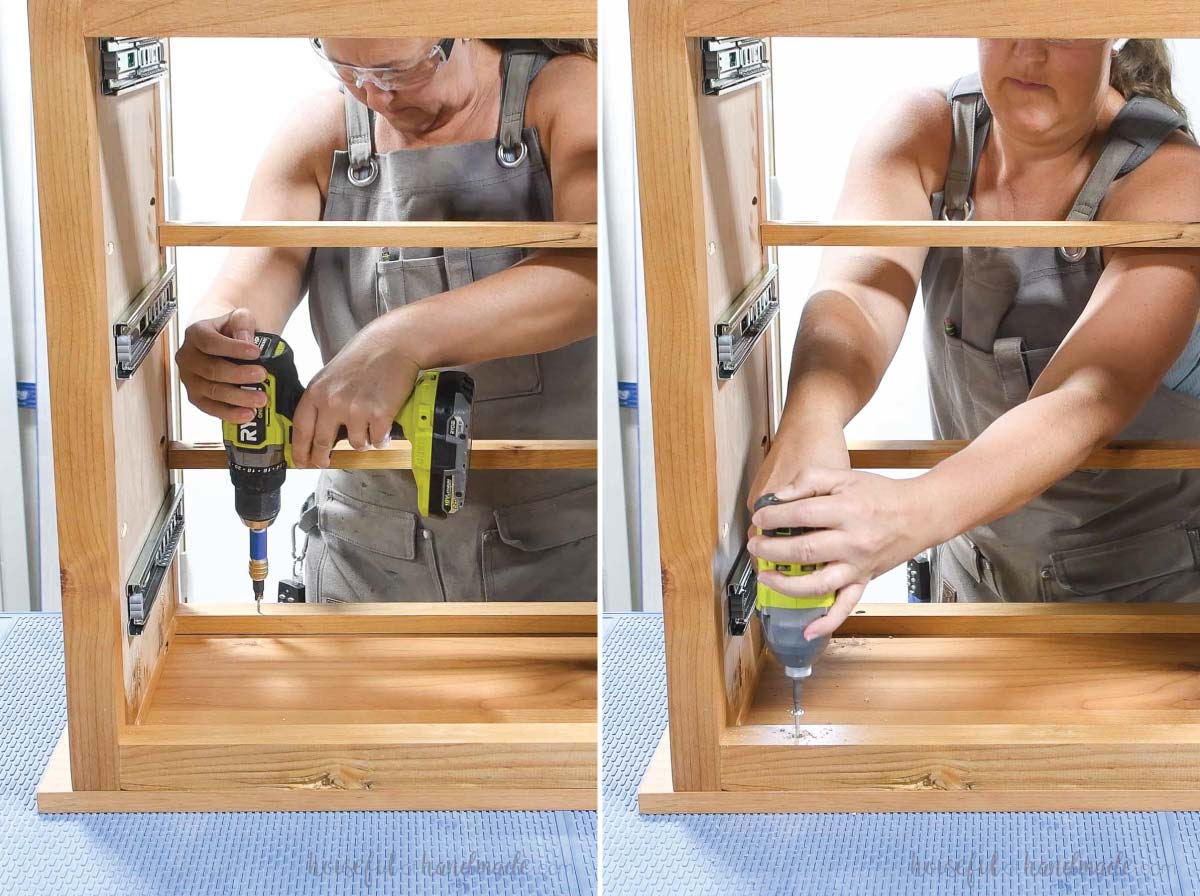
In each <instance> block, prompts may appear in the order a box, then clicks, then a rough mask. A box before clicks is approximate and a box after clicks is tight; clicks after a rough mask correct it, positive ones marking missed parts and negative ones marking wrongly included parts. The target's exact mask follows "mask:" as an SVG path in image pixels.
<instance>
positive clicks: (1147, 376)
mask: <svg viewBox="0 0 1200 896" xmlns="http://www.w3.org/2000/svg"><path fill="white" fill-rule="evenodd" d="M1151 162H1154V163H1155V164H1154V167H1152V168H1147V166H1149V165H1150V164H1151ZM1144 168H1145V169H1146V170H1145V171H1143V169H1144ZM1139 174H1140V175H1141V177H1140V178H1139V179H1138V180H1129V181H1128V182H1127V183H1124V184H1123V185H1122V189H1121V190H1119V191H1118V190H1116V189H1113V190H1111V191H1110V196H1109V198H1107V199H1106V201H1105V204H1104V205H1102V213H1103V216H1104V217H1105V218H1108V219H1109V220H1163V221H1176V222H1188V221H1195V220H1198V219H1200V150H1197V149H1196V148H1195V147H1194V145H1186V144H1183V143H1177V144H1173V145H1172V146H1171V147H1169V148H1168V147H1163V148H1161V149H1160V150H1159V151H1158V152H1156V153H1155V155H1154V156H1152V157H1151V159H1150V160H1149V161H1147V162H1145V163H1143V165H1142V166H1140V167H1139V168H1138V169H1137V170H1136V171H1134V172H1133V173H1131V174H1130V175H1127V178H1130V179H1132V178H1134V177H1135V175H1139ZM1198 312H1200V251H1198V250H1195V249H1134V248H1129V249H1124V248H1122V249H1113V250H1111V261H1110V262H1109V263H1108V265H1107V267H1106V268H1105V270H1104V273H1103V274H1102V275H1101V277H1100V280H1099V282H1098V283H1097V285H1096V288H1095V290H1094V291H1093V293H1092V296H1091V298H1090V299H1089V301H1088V304H1087V307H1086V308H1085V309H1084V312H1083V313H1082V314H1081V315H1080V317H1079V319H1078V320H1077V321H1076V322H1075V325H1074V326H1073V327H1072V328H1071V331H1070V332H1069V333H1068V334H1067V337H1066V339H1065V340H1064V341H1063V343H1062V344H1061V345H1060V346H1059V348H1058V350H1057V351H1056V352H1055V354H1054V357H1053V358H1052V359H1051V361H1050V363H1049V365H1047V367H1046V369H1045V370H1044V371H1043V372H1042V375H1041V376H1039V377H1038V380H1037V382H1036V383H1035V384H1034V386H1033V389H1032V390H1031V391H1030V395H1029V398H1028V399H1027V400H1026V401H1025V402H1023V403H1022V404H1020V405H1018V406H1016V407H1015V408H1012V409H1011V410H1009V411H1007V412H1005V413H1004V414H1002V415H1001V416H1000V417H998V418H997V419H996V420H995V421H994V422H993V423H992V424H991V425H990V426H989V427H988V428H987V429H985V430H984V431H983V432H982V433H981V434H980V435H979V437H978V438H976V439H974V440H972V442H971V443H970V444H969V445H968V446H967V447H966V448H964V449H963V450H962V451H960V452H958V453H957V454H955V455H953V456H951V457H949V458H947V459H946V460H944V461H942V462H941V463H939V464H937V465H936V466H935V467H934V468H933V469H931V470H930V471H928V472H926V473H924V474H923V475H921V476H918V477H916V478H913V479H901V480H896V479H890V478H887V477H883V476H876V475H874V474H871V473H864V472H860V471H843V470H829V469H809V470H806V471H805V472H804V473H802V474H801V475H800V476H799V477H797V478H796V480H795V481H794V482H792V483H791V484H789V485H787V486H785V487H783V488H781V489H780V490H779V491H778V492H777V494H778V496H779V498H780V500H782V501H788V502H791V503H789V504H783V505H779V506H775V507H767V508H764V509H763V510H761V511H759V512H758V513H757V514H755V517H754V523H755V525H757V526H761V527H763V528H775V527H778V526H810V527H817V528H820V529H822V531H819V532H812V533H809V534H806V535H802V536H799V537H795V538H789V539H767V538H755V539H752V541H751V545H750V549H751V551H752V552H753V553H754V554H755V555H756V556H760V557H763V558H765V559H769V560H781V561H782V560H788V561H791V562H801V563H825V564H827V565H826V566H825V567H824V568H823V569H820V570H818V571H817V572H815V573H813V574H812V575H811V576H805V577H801V578H791V579H787V578H784V577H782V576H778V575H777V574H775V573H764V574H763V579H762V580H763V582H764V583H765V584H767V585H769V586H770V587H772V588H777V589H778V590H780V591H783V592H785V593H789V594H796V595H810V594H822V593H825V592H826V591H829V590H836V591H838V600H837V602H836V603H835V605H834V607H833V608H832V609H831V610H830V613H829V615H828V616H827V617H826V618H824V619H822V620H820V621H818V622H816V623H814V624H813V625H812V626H810V628H809V630H808V632H809V634H810V636H816V635H819V634H828V633H831V632H833V631H834V630H835V629H836V628H837V627H838V625H840V624H841V622H842V621H843V620H844V619H845V618H846V615H847V614H848V613H849V611H850V610H851V609H852V608H853V606H854V604H855V603H856V602H857V600H858V597H859V596H861V592H862V589H863V588H864V587H865V585H866V583H867V582H868V581H870V579H872V578H874V577H875V576H877V575H879V574H880V573H882V572H885V571H886V570H888V569H891V568H892V567H894V566H896V565H897V564H899V563H902V562H904V561H905V560H906V559H908V558H909V557H912V556H913V555H914V554H916V553H918V552H919V551H922V550H924V549H925V548H928V547H930V546H932V545H935V544H940V543H942V542H944V541H946V540H947V539H949V538H951V537H953V536H955V535H958V534H959V533H961V532H965V531H966V530H968V529H970V528H972V527H974V526H977V525H980V524H983V523H986V522H990V521H991V520H994V519H997V518H998V517H1001V516H1004V515H1005V514H1007V513H1010V512H1011V511H1013V510H1016V509H1017V508H1019V507H1022V506H1023V505H1025V504H1026V503H1028V502H1029V501H1030V500H1032V499H1033V498H1035V497H1036V496H1038V495H1039V494H1041V493H1042V492H1044V491H1045V490H1046V489H1047V488H1049V487H1050V486H1051V485H1053V484H1054V483H1056V482H1058V481H1059V480H1060V479H1062V478H1063V477H1064V476H1066V475H1067V474H1068V473H1071V472H1073V471H1074V470H1076V469H1077V468H1078V467H1079V466H1080V464H1081V463H1083V461H1084V459H1085V458H1086V457H1087V456H1088V454H1090V453H1091V452H1092V451H1093V450H1094V449H1096V448H1099V447H1102V446H1103V445H1105V444H1107V443H1108V442H1109V441H1110V440H1111V439H1112V438H1113V436H1114V435H1116V434H1117V433H1118V432H1119V431H1120V430H1121V429H1122V428H1124V426H1125V425H1126V424H1127V423H1128V422H1129V421H1130V420H1132V419H1133V417H1134V416H1136V414H1137V413H1138V411H1139V410H1140V409H1141V407H1142V406H1143V405H1144V404H1145V402H1146V401H1147V399H1148V398H1149V397H1150V395H1151V394H1152V393H1153V392H1154V390H1155V389H1156V388H1157V387H1158V384H1159V383H1160V382H1161V381H1162V378H1163V376H1164V374H1165V373H1166V371H1167V370H1168V369H1169V368H1170V366H1171V364H1172V363H1173V362H1174V360H1175V358H1176V357H1178V355H1179V354H1180V352H1181V351H1182V350H1183V347H1184V345H1185V344H1186V343H1187V339H1188V337H1189V336H1190V334H1191V332H1192V329H1193V327H1194V325H1195V323H1196V320H1197V314H1198ZM804 499H810V500H804ZM777 543H779V544H777ZM785 555H786V556H785ZM847 596H848V597H849V598H850V599H846V598H847Z"/></svg>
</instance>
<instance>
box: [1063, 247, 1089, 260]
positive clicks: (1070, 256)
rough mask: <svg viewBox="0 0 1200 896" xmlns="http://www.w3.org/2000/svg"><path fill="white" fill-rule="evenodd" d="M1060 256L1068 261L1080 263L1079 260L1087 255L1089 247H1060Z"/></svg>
mask: <svg viewBox="0 0 1200 896" xmlns="http://www.w3.org/2000/svg"><path fill="white" fill-rule="evenodd" d="M1058 254H1059V255H1061V256H1062V257H1063V258H1064V259H1066V260H1067V261H1079V259H1081V258H1083V256H1085V255H1087V246H1072V247H1067V246H1059V247H1058Z"/></svg>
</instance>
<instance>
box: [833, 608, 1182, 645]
mask: <svg viewBox="0 0 1200 896" xmlns="http://www.w3.org/2000/svg"><path fill="white" fill-rule="evenodd" d="M1102 634H1112V635H1115V634H1130V635H1196V634H1200V604H1195V603H1182V604H1176V603H1170V604H1117V603H1077V604H1076V603H1046V604H1040V603H1011V604H1000V603H995V604H990V603H978V604H953V603H947V604H900V603H861V604H859V605H858V607H857V609H855V610H854V612H853V613H851V614H850V615H849V616H848V617H847V618H846V621H845V622H843V623H842V624H841V626H840V627H839V628H838V630H837V635H836V636H835V637H838V638H862V637H884V638H890V637H896V638H915V637H946V638H981V637H1007V636H1010V635H1011V636H1017V635H1102Z"/></svg>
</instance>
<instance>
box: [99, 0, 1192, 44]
mask: <svg viewBox="0 0 1200 896" xmlns="http://www.w3.org/2000/svg"><path fill="white" fill-rule="evenodd" d="M110 2H116V0H110ZM122 33H124V32H122ZM683 33H684V34H687V35H689V36H692V37H703V36H708V35H714V34H719V35H722V36H727V37H763V36H766V35H772V36H775V37H789V36H798V37H1076V38H1082V37H1091V38H1102V37H1115V36H1117V35H1125V36H1127V37H1200V16H1197V15H1196V4H1195V0H1144V2H1141V3H1136V4H1134V3H1117V2H1112V0H1108V2H1096V0H1060V2H1056V3H1042V2H1041V0H1004V2H989V3H980V2H979V0H922V2H920V3H896V2H894V0H839V2H838V3H783V2H779V0H688V2H686V3H685V4H684V31H683Z"/></svg>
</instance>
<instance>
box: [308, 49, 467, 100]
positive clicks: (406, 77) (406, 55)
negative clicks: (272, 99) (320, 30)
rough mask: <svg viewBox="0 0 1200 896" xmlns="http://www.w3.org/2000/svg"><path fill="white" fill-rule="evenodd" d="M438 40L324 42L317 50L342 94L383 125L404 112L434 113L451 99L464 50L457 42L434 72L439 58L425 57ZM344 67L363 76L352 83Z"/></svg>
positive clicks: (351, 73) (349, 72)
mask: <svg viewBox="0 0 1200 896" xmlns="http://www.w3.org/2000/svg"><path fill="white" fill-rule="evenodd" d="M440 40H441V38H436V37H406V38H333V37H331V38H327V39H325V38H323V39H322V40H321V47H322V49H323V51H324V53H325V56H326V57H327V58H328V59H329V60H331V61H332V62H334V63H340V65H337V66H336V68H337V70H338V75H339V77H340V78H341V81H342V83H344V84H345V85H346V89H347V90H348V91H349V92H350V93H351V94H352V95H353V96H354V98H355V99H357V100H358V101H359V102H360V103H363V104H364V105H365V106H367V107H369V108H371V109H373V110H375V112H377V113H378V114H380V115H382V116H384V117H385V118H388V119H395V118H400V117H403V116H404V113H405V112H406V111H408V112H412V111H419V110H435V109H436V108H437V107H438V106H439V105H441V104H442V103H443V102H445V101H447V100H449V99H450V98H451V97H452V96H453V95H454V94H455V85H456V82H457V80H458V79H457V75H456V69H458V68H459V67H460V66H459V65H456V64H455V63H461V61H462V57H463V56H464V55H465V50H464V49H463V48H462V46H461V42H456V44H455V47H454V48H453V52H452V53H451V58H450V60H449V61H447V62H446V64H445V65H441V66H440V67H439V62H440V60H441V56H439V55H433V56H431V55H430V51H431V50H433V48H434V47H435V46H436V45H437V44H438V42H439V41H440ZM349 66H357V67H360V68H364V69H368V70H372V69H374V70H375V71H367V72H366V73H364V75H363V76H362V77H361V80H360V78H359V77H356V76H355V74H354V73H353V71H352V70H350V69H348V68H347V67H349Z"/></svg>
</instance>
